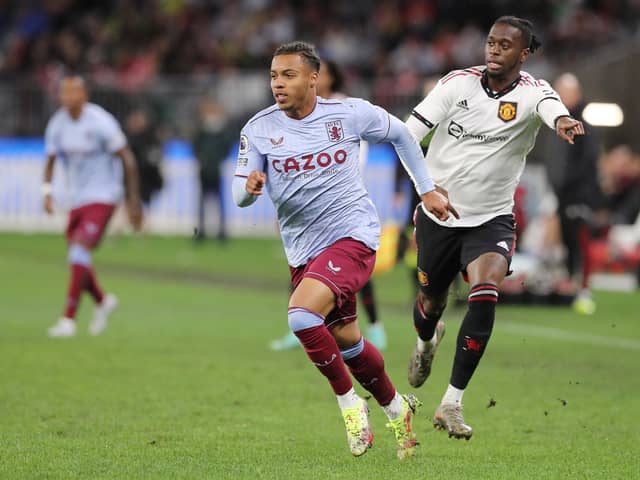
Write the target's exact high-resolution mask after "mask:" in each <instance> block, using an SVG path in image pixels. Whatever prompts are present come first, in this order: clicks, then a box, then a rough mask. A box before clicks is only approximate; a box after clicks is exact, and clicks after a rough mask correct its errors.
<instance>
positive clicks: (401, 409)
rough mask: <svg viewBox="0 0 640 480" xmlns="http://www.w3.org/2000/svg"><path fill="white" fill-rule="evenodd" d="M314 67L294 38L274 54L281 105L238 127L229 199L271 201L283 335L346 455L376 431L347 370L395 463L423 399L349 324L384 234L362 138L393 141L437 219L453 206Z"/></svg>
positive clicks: (420, 166)
mask: <svg viewBox="0 0 640 480" xmlns="http://www.w3.org/2000/svg"><path fill="white" fill-rule="evenodd" d="M319 69H320V59H319V58H318V55H317V53H316V51H315V48H314V47H313V46H312V45H310V44H307V43H304V42H292V43H288V44H285V45H282V46H280V47H279V48H278V49H277V50H276V51H275V53H274V56H273V60H272V62H271V90H272V92H273V96H274V98H275V100H276V104H275V105H273V106H271V107H269V108H266V109H264V110H262V111H261V112H259V113H257V114H256V115H255V116H254V117H253V118H252V119H251V120H249V122H248V123H247V124H246V125H245V126H244V128H243V129H242V132H241V136H240V148H239V154H238V162H237V166H236V172H235V177H234V180H233V188H232V189H233V196H234V200H235V202H236V204H237V205H239V206H242V207H246V206H248V205H251V204H252V203H253V202H254V201H255V200H256V199H257V198H258V196H260V195H261V194H262V193H263V188H264V187H266V189H267V191H268V193H269V196H270V198H271V201H272V202H273V203H274V205H275V208H276V212H277V216H278V224H279V227H280V233H281V236H282V240H283V244H284V248H285V253H286V255H287V261H288V263H289V269H290V272H291V279H292V284H293V292H292V294H291V297H290V299H289V308H288V323H289V327H290V328H291V330H293V332H294V333H295V334H296V336H297V337H298V338H299V339H300V343H302V345H303V347H304V349H305V351H306V353H307V355H308V356H309V358H310V360H311V361H312V362H313V364H314V365H316V367H317V368H318V370H319V371H320V373H322V375H324V376H325V377H326V378H327V380H328V381H329V383H330V385H331V387H332V388H333V390H334V392H335V394H336V396H337V400H338V405H339V407H340V409H341V411H342V415H343V419H344V422H345V426H346V429H347V439H348V442H349V447H350V450H351V453H352V454H353V455H355V456H360V455H362V454H364V453H365V452H366V451H367V449H368V448H369V447H370V446H371V442H372V440H373V434H372V433H371V428H370V425H369V417H368V408H367V403H366V401H365V400H364V399H363V398H361V397H360V396H358V395H357V394H356V393H355V391H354V389H353V385H352V381H351V377H350V376H349V374H348V373H347V369H346V368H345V364H346V366H347V367H348V368H349V370H350V371H351V373H352V374H353V376H354V377H355V378H356V379H357V380H358V382H359V383H360V384H361V385H362V386H363V387H364V388H365V389H367V390H368V391H369V392H371V394H372V395H373V397H374V398H375V399H376V401H377V402H378V403H379V404H380V405H381V406H382V407H383V409H384V411H385V413H386V415H387V417H388V418H389V423H388V424H387V426H388V427H390V428H391V429H392V431H393V433H394V435H395V438H396V443H397V455H398V457H399V458H405V457H407V456H410V455H412V454H413V452H414V449H415V446H416V444H417V442H416V439H415V434H414V433H413V431H412V429H411V419H412V416H413V414H414V413H415V410H416V408H417V407H418V406H419V401H418V400H417V399H416V398H415V397H414V396H413V395H400V394H398V392H397V391H396V390H395V388H394V386H393V384H392V383H391V380H390V379H389V377H388V376H387V374H386V372H385V370H384V361H383V359H382V355H380V353H379V352H378V350H377V349H376V348H375V347H374V346H373V345H371V344H370V343H369V342H368V341H367V340H365V339H364V338H363V337H362V334H361V333H360V330H359V328H358V324H357V322H356V321H355V320H356V297H355V294H356V292H357V291H358V290H359V289H360V288H361V287H362V285H364V284H365V283H366V282H367V280H368V279H369V277H370V275H371V272H372V270H373V266H374V262H375V250H376V249H377V248H378V243H379V241H378V239H379V234H380V222H379V220H378V216H377V213H376V210H375V207H374V206H373V203H372V202H371V200H370V198H369V195H368V194H367V192H366V190H365V188H364V184H363V180H362V177H361V175H360V171H359V167H358V154H359V146H360V140H361V139H364V140H368V141H373V142H386V141H388V142H392V143H393V144H394V146H395V148H396V150H397V151H398V153H399V156H400V158H401V159H403V161H404V162H405V165H406V166H407V168H408V169H409V171H410V172H411V174H412V178H413V180H414V182H415V185H416V189H417V191H418V192H419V193H420V194H421V197H422V201H423V202H424V203H425V208H426V209H427V210H428V211H430V212H432V213H433V214H434V215H436V216H437V217H438V218H440V219H442V220H443V221H444V220H446V219H447V218H448V216H449V210H451V211H452V212H454V210H453V209H452V207H450V205H449V203H448V201H447V199H446V197H445V196H443V195H442V194H440V193H438V192H436V191H435V188H434V185H433V183H432V181H431V179H430V177H429V174H428V172H427V170H426V165H425V164H424V161H423V159H422V154H421V151H420V147H419V146H418V143H417V142H416V141H415V140H414V139H413V138H412V137H411V134H410V133H409V131H408V130H407V128H406V126H405V125H404V124H403V123H402V122H401V121H400V120H398V119H397V118H395V117H393V116H391V115H389V114H388V113H387V112H386V111H384V110H383V109H381V108H379V107H375V106H373V105H371V104H370V103H368V102H365V101H364V100H361V99H345V100H328V99H322V98H320V97H317V96H316V84H317V81H318V72H319Z"/></svg>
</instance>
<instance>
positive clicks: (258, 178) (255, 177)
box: [245, 170, 267, 195]
mask: <svg viewBox="0 0 640 480" xmlns="http://www.w3.org/2000/svg"><path fill="white" fill-rule="evenodd" d="M266 181H267V174H266V173H264V172H261V171H260V170H254V171H252V172H251V173H250V174H249V176H248V177H247V184H246V186H245V188H246V190H247V193H250V194H251V195H262V187H264V184H265V183H266Z"/></svg>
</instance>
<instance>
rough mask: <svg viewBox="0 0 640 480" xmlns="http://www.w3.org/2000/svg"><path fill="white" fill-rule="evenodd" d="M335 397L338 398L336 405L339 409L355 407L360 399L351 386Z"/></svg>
mask: <svg viewBox="0 0 640 480" xmlns="http://www.w3.org/2000/svg"><path fill="white" fill-rule="evenodd" d="M336 398H337V399H338V406H339V407H340V410H344V409H345V408H351V407H355V406H356V405H358V402H359V401H360V397H359V396H358V394H357V393H356V391H355V390H354V389H353V387H351V389H350V390H349V391H348V392H347V393H345V394H343V395H336Z"/></svg>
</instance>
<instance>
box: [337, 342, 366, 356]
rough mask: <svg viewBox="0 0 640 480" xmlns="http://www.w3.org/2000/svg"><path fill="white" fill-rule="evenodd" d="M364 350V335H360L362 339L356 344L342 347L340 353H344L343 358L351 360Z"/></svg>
mask: <svg viewBox="0 0 640 480" xmlns="http://www.w3.org/2000/svg"><path fill="white" fill-rule="evenodd" d="M363 350H364V337H360V340H359V341H358V342H357V343H356V344H355V345H352V346H350V347H347V348H341V349H340V355H342V358H343V360H351V359H352V358H355V357H357V356H358V355H360V354H361V353H362V351H363Z"/></svg>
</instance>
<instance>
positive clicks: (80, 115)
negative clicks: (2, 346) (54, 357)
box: [42, 74, 142, 337]
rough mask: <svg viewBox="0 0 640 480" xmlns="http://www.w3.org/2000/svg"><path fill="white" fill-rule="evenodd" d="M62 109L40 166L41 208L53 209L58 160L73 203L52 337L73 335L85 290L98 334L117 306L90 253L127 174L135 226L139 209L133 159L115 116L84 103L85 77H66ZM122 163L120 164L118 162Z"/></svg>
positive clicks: (51, 127)
mask: <svg viewBox="0 0 640 480" xmlns="http://www.w3.org/2000/svg"><path fill="white" fill-rule="evenodd" d="M59 97H60V103H61V104H62V107H61V108H60V109H58V111H56V113H55V114H54V115H53V117H51V119H50V120H49V123H48V125H47V129H46V132H45V150H46V154H47V161H46V166H45V170H44V184H43V187H42V190H43V195H44V209H45V211H46V212H47V213H48V214H52V213H53V211H54V201H53V197H52V191H51V190H52V189H51V180H52V178H53V169H54V166H55V164H56V161H59V163H60V164H61V165H62V167H63V168H64V170H65V173H66V188H67V193H68V196H69V200H70V202H71V211H70V212H69V221H68V224H67V230H66V237H67V242H68V245H69V249H68V257H67V258H68V261H69V267H70V273H71V275H70V278H69V286H68V293H67V301H66V306H65V309H64V314H63V316H62V317H61V318H60V319H59V320H58V322H56V324H55V325H53V326H52V327H51V328H50V329H49V332H48V333H49V336H50V337H72V336H74V335H75V334H76V321H75V316H76V309H77V307H78V303H79V301H80V297H81V295H82V292H83V291H85V290H86V291H88V292H89V293H90V294H91V296H92V297H93V300H94V302H95V309H94V312H93V320H92V322H91V324H90V325H89V333H90V334H92V335H99V334H100V333H102V331H104V329H105V328H106V327H107V322H108V319H109V315H110V314H111V313H112V312H113V310H114V309H115V308H116V306H117V304H118V300H117V298H116V296H115V295H113V294H111V293H105V292H104V291H103V290H102V288H101V286H100V284H99V283H98V279H97V276H96V273H95V270H94V268H93V266H92V251H93V249H94V248H96V247H97V246H98V244H99V243H100V240H101V239H102V236H103V234H104V231H105V228H106V227H107V224H108V222H109V219H110V218H111V216H112V214H113V211H114V210H115V208H116V205H117V203H118V202H119V201H120V199H121V197H122V195H123V190H124V189H123V179H122V176H123V172H124V177H125V183H126V185H125V187H126V193H127V195H126V197H127V209H128V213H129V219H130V221H131V223H132V225H133V227H134V228H135V229H139V228H140V224H141V222H142V213H141V207H140V195H139V190H138V175H137V170H136V162H135V158H134V156H133V154H132V153H131V150H130V149H129V147H128V146H127V141H126V138H125V136H124V134H123V133H122V130H121V128H120V125H119V124H118V122H117V121H116V119H115V118H114V117H113V116H112V115H111V114H110V113H108V112H107V111H106V110H104V109H103V108H102V107H100V106H98V105H96V104H93V103H90V102H88V101H87V100H88V95H87V87H86V85H85V81H84V79H83V78H82V77H81V76H78V75H73V74H71V75H67V76H65V77H64V78H63V79H62V81H61V82H60V87H59ZM120 163H121V165H119V164H120Z"/></svg>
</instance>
